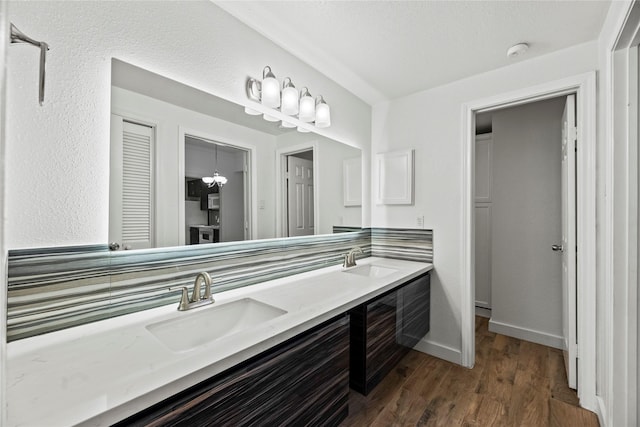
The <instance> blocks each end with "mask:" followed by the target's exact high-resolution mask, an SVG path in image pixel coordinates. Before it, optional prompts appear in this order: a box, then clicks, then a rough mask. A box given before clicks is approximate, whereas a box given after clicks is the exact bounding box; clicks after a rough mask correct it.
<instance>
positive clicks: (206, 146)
mask: <svg viewBox="0 0 640 427" xmlns="http://www.w3.org/2000/svg"><path fill="white" fill-rule="evenodd" d="M110 156H111V158H110V165H111V166H110V200H109V205H110V206H109V207H110V209H109V241H110V243H116V244H117V245H118V247H119V248H120V249H144V248H154V247H168V246H182V245H195V244H215V243H219V242H230V241H239V240H253V239H264V238H274V237H289V236H300V235H313V234H328V233H331V232H332V231H333V227H334V226H346V227H357V228H359V227H360V226H361V221H362V208H361V206H360V204H359V203H358V197H361V188H362V183H361V165H362V155H361V151H360V150H359V149H357V148H354V147H351V146H348V145H346V144H343V143H340V142H337V141H334V140H331V139H328V138H326V137H323V136H320V135H317V134H314V133H312V132H309V133H301V132H298V131H296V130H295V129H289V128H282V127H280V126H279V124H278V123H277V122H270V121H267V120H264V119H263V118H262V116H261V115H260V116H256V115H249V114H246V113H245V109H244V106H241V105H238V104H235V103H232V102H229V101H227V100H224V99H221V98H219V97H217V96H214V95H212V94H209V93H205V92H202V91H200V90H197V89H194V88H192V87H190V86H188V85H185V84H183V83H180V82H177V81H175V80H172V79H169V78H166V77H164V76H160V75H158V74H155V73H153V72H152V71H149V70H145V69H142V68H139V67H136V66H134V65H131V64H128V63H126V62H123V61H120V60H117V59H113V60H112V82H111V154H110ZM214 175H215V176H216V177H218V178H222V177H223V178H224V181H226V182H225V183H224V185H220V184H213V185H208V184H206V183H205V182H204V181H203V179H202V178H203V177H214ZM114 246H115V245H114Z"/></svg>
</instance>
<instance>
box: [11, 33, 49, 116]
mask: <svg viewBox="0 0 640 427" xmlns="http://www.w3.org/2000/svg"><path fill="white" fill-rule="evenodd" d="M13 43H27V44H30V45H33V46H35V47H38V48H40V86H39V92H38V101H39V102H40V105H42V103H43V102H44V66H45V62H46V60H47V51H48V50H49V45H48V44H47V43H45V42H39V41H37V40H34V39H32V38H31V37H29V36H27V35H25V34H24V33H23V32H22V31H20V30H19V29H18V28H17V27H16V26H15V25H13V24H11V44H13Z"/></svg>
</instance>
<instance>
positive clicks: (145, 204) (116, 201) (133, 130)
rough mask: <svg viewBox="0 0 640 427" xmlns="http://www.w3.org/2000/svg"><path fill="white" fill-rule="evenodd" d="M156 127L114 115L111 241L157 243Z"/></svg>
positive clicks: (133, 245)
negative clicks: (155, 202) (155, 220)
mask: <svg viewBox="0 0 640 427" xmlns="http://www.w3.org/2000/svg"><path fill="white" fill-rule="evenodd" d="M153 149H154V129H153V128H152V127H150V126H146V125H142V124H138V123H132V122H128V121H125V120H124V119H123V118H122V117H120V116H117V115H115V114H112V115H111V153H110V156H111V175H110V183H109V184H110V188H109V192H110V197H109V242H113V243H118V244H119V245H120V248H122V249H146V248H152V247H154V229H153V211H154V209H153V203H154V197H153V195H154V193H153Z"/></svg>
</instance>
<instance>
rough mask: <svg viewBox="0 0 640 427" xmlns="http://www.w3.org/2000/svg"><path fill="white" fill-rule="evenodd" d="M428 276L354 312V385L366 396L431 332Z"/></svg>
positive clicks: (352, 367) (352, 357)
mask: <svg viewBox="0 0 640 427" xmlns="http://www.w3.org/2000/svg"><path fill="white" fill-rule="evenodd" d="M430 300H431V285H430V275H429V273H426V274H424V275H422V276H419V277H417V278H415V279H412V280H410V281H409V282H407V283H406V284H404V285H401V286H399V287H397V288H395V289H393V290H391V291H389V292H387V293H385V294H383V295H381V296H379V297H377V298H375V299H373V300H371V301H368V302H366V303H364V304H362V305H359V306H358V307H356V308H354V309H352V310H351V311H350V315H351V331H350V335H351V346H350V385H351V388H352V389H354V390H356V391H357V392H359V393H362V394H364V395H367V394H369V392H370V391H371V390H373V388H374V387H375V386H376V385H377V384H378V383H379V382H380V381H382V379H383V378H384V377H385V376H386V375H387V374H388V373H389V372H390V371H391V370H392V369H393V368H394V367H395V366H396V365H397V364H398V362H399V361H400V360H401V359H402V358H403V357H404V356H405V355H406V354H407V352H408V351H409V349H411V348H412V347H413V346H415V345H416V344H417V343H418V341H420V339H421V338H422V337H424V336H425V335H426V334H427V332H429V315H430Z"/></svg>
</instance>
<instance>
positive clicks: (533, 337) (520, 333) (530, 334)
mask: <svg viewBox="0 0 640 427" xmlns="http://www.w3.org/2000/svg"><path fill="white" fill-rule="evenodd" d="M489 331H491V332H495V333H498V334H502V335H507V336H510V337H514V338H519V339H521V340H525V341H531V342H534V343H537V344H542V345H546V346H548V347H553V348H558V349H560V350H562V343H563V338H562V337H560V336H558V335H552V334H547V333H546V332H540V331H535V330H533V329H527V328H523V327H521V326H515V325H510V324H508V323H502V322H496V321H495V320H493V319H490V320H489Z"/></svg>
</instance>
